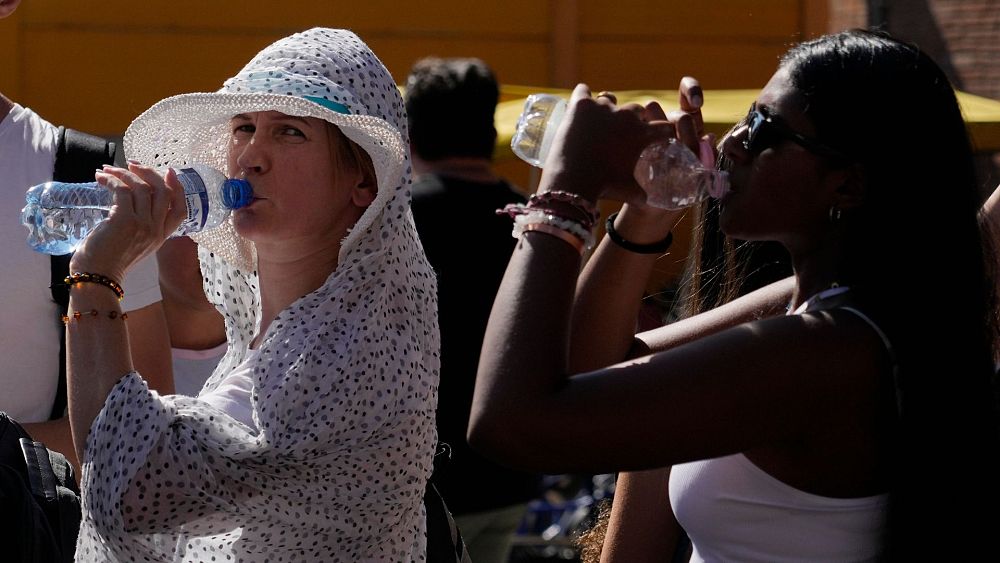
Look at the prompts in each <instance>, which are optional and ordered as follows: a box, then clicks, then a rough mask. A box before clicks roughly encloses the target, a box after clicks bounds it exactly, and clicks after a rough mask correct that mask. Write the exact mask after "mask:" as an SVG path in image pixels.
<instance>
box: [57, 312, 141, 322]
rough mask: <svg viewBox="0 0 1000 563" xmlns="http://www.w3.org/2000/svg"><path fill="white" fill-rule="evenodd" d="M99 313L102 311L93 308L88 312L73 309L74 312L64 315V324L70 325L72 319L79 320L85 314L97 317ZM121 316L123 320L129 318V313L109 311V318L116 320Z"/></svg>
mask: <svg viewBox="0 0 1000 563" xmlns="http://www.w3.org/2000/svg"><path fill="white" fill-rule="evenodd" d="M99 314H100V313H99V312H98V311H97V309H91V310H89V311H87V312H86V313H82V312H80V311H72V312H70V311H67V312H66V314H65V315H63V316H62V322H63V324H64V325H68V324H69V321H70V319H74V320H77V321H79V320H80V318H81V317H84V316H91V317H96V316H97V315H99ZM119 317H120V318H121V320H123V321H124V320H126V319H128V313H124V312H123V313H119V312H118V311H108V318H109V319H112V320H114V319H117V318H119Z"/></svg>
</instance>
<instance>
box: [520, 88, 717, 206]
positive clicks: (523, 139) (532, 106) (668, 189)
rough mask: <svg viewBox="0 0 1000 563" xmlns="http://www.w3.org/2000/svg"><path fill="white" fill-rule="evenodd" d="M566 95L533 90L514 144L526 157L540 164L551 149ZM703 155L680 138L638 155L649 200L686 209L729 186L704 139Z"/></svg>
mask: <svg viewBox="0 0 1000 563" xmlns="http://www.w3.org/2000/svg"><path fill="white" fill-rule="evenodd" d="M565 113H566V100H565V99H563V98H561V97H559V96H554V95H552V94H532V95H530V96H528V99H527V100H526V101H525V103H524V111H522V112H521V117H520V118H519V119H518V120H517V126H516V127H515V130H514V137H513V138H512V139H511V142H510V146H511V149H512V150H513V151H514V154H516V155H517V156H518V157H519V158H521V160H524V161H525V162H527V163H528V164H531V165H532V166H537V167H539V168H541V166H542V164H544V163H545V158H546V156H548V153H549V149H551V148H552V141H553V139H554V138H555V135H556V131H557V130H558V129H559V124H560V123H561V122H562V119H563V116H564V115H565ZM699 152H700V156H699V155H696V154H695V153H694V152H692V151H691V149H689V148H688V147H687V146H685V145H684V144H683V143H680V142H678V141H677V140H676V139H670V140H668V141H665V142H659V143H653V144H652V145H650V146H648V147H646V149H645V150H643V151H642V154H640V155H639V160H638V161H637V162H636V166H635V172H634V175H635V180H636V182H638V183H639V185H640V186H641V187H642V189H643V190H644V191H645V192H646V203H647V204H649V205H652V206H654V207H659V208H661V209H682V208H684V207H687V206H689V205H693V204H695V203H697V202H699V201H702V200H703V199H705V198H707V197H715V198H720V197H722V196H723V195H724V194H725V193H726V192H727V191H728V190H729V174H728V173H727V172H725V171H723V170H716V169H715V164H714V163H713V162H712V147H711V146H710V145H709V144H708V142H707V141H704V142H702V146H701V150H700V151H699Z"/></svg>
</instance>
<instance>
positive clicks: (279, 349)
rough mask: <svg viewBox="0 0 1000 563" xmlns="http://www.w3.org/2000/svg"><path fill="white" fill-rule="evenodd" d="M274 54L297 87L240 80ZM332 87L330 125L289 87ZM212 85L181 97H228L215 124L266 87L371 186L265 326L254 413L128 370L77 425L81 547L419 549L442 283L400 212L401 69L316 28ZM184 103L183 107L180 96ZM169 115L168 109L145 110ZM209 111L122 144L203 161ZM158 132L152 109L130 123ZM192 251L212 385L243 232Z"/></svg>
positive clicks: (240, 352)
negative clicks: (210, 311) (338, 142)
mask: <svg viewBox="0 0 1000 563" xmlns="http://www.w3.org/2000/svg"><path fill="white" fill-rule="evenodd" d="M303 54H308V56H305V55H303ZM323 65H326V66H323ZM279 70H280V71H281V72H283V73H284V74H282V76H283V78H282V81H284V79H285V78H290V80H289V81H288V82H283V83H284V84H290V83H294V84H300V83H301V84H300V86H301V87H302V90H301V91H299V92H297V93H295V94H291V95H275V94H267V96H265V97H264V98H261V97H260V94H259V93H255V92H243V91H241V90H239V89H240V88H244V87H249V86H248V84H250V85H251V86H252V85H253V84H257V86H253V88H257V87H259V84H260V80H259V79H260V76H261V74H259V73H260V72H264V73H265V75H266V73H267V72H271V71H274V72H275V73H277V72H278V71H279ZM296 73H299V74H301V75H302V79H301V80H300V81H297V80H298V79H297V78H296V76H298V74H296ZM241 77H245V78H246V80H243V79H241ZM254 81H257V82H254ZM324 84H326V85H325V86H324ZM289 87H290V88H291V86H289ZM295 87H298V86H295ZM327 87H329V89H330V93H329V94H325V95H329V96H331V97H330V98H329V101H335V102H337V103H340V104H343V105H344V106H345V107H346V108H347V109H348V111H349V112H350V113H349V114H343V113H336V115H337V116H340V117H338V118H336V119H337V120H340V121H335V119H333V118H332V117H331V115H330V114H331V113H334V112H332V111H330V110H327V109H326V108H325V106H322V105H320V104H317V103H314V102H312V101H308V100H303V98H301V97H296V96H299V95H300V94H302V93H303V92H310V93H308V94H306V95H313V93H316V92H318V91H320V90H322V91H323V92H326V90H325V89H326V88H327ZM310 89H311V90H310ZM223 90H224V91H225V92H223V93H218V94H203V95H188V96H195V97H198V96H219V95H222V96H224V97H226V99H227V101H226V102H225V104H222V105H221V106H220V107H223V108H224V109H223V110H222V111H232V113H230V114H229V115H227V116H226V117H225V120H226V121H228V118H229V116H231V115H233V114H235V113H240V112H246V111H257V109H250V108H248V107H246V105H239V103H237V101H236V100H237V98H238V97H242V99H243V100H244V101H245V102H247V103H249V104H250V106H251V108H258V107H261V105H260V104H263V103H264V102H262V101H261V100H264V99H266V100H267V105H270V106H274V107H273V108H272V109H277V110H278V111H285V112H286V113H290V112H289V111H287V110H288V109H289V108H299V109H303V108H305V109H308V111H309V112H312V111H316V112H317V113H318V114H319V115H317V116H319V117H323V118H324V119H328V120H329V121H332V122H334V123H336V124H337V125H338V126H340V127H341V129H342V130H343V131H344V132H345V134H347V135H348V136H349V137H350V138H352V139H354V140H355V141H357V142H359V144H360V145H361V146H362V147H363V148H365V150H366V151H368V152H369V154H370V155H372V159H373V162H375V164H376V168H377V171H378V182H379V190H378V196H377V197H376V199H375V201H374V202H373V203H372V205H371V206H369V208H368V209H367V210H366V212H365V213H364V215H363V216H362V217H361V219H360V220H359V222H358V224H357V225H356V226H355V228H354V229H352V231H351V233H350V234H349V235H348V236H347V238H346V239H345V240H344V242H343V245H342V248H341V253H340V261H339V264H338V266H337V269H336V270H335V271H334V272H333V273H332V274H331V275H330V277H329V278H328V279H327V281H326V283H325V284H324V285H323V286H322V287H320V288H319V289H318V290H316V291H314V292H313V293H310V294H309V295H306V296H304V297H302V298H300V299H299V300H298V301H296V302H295V303H293V304H292V305H291V306H290V307H288V308H287V309H285V310H284V311H282V312H281V313H280V314H279V315H278V317H277V318H276V319H275V320H274V321H273V322H272V323H271V325H270V327H269V328H268V331H267V333H266V334H265V336H264V339H263V342H262V344H261V346H260V352H259V354H258V358H257V363H256V366H255V367H254V369H253V376H252V378H253V391H252V393H251V406H252V409H253V420H254V423H255V425H256V428H248V427H247V426H245V425H243V424H241V423H239V422H237V421H236V420H234V419H233V418H231V417H230V416H229V415H227V414H225V413H223V412H221V411H219V410H217V409H215V408H214V407H211V406H209V405H208V404H207V403H204V402H202V401H200V400H198V399H196V398H190V397H183V396H179V395H178V396H174V395H170V396H159V395H157V394H156V393H155V392H153V391H151V390H149V389H148V388H147V386H146V384H145V382H144V381H143V380H142V378H141V377H139V375H137V374H134V373H133V374H128V375H127V376H125V377H124V378H123V379H122V380H121V381H120V382H119V383H118V384H117V385H116V386H115V388H114V389H113V391H112V392H111V395H110V396H109V397H108V400H107V403H106V404H105V406H104V409H103V410H102V411H101V413H100V415H99V416H98V418H97V419H96V420H95V422H94V425H93V427H92V429H91V434H90V436H89V438H88V444H87V454H86V461H85V465H84V474H83V508H84V521H83V524H82V526H81V533H80V540H79V543H78V546H77V559H78V560H80V561H102V562H103V561H262V562H263V561H268V562H284V561H322V562H338V561H344V562H346V561H351V562H354V561H424V560H425V549H426V547H425V521H424V520H425V515H424V511H423V504H422V497H423V492H424V488H425V485H426V481H427V479H428V477H429V476H430V472H431V463H432V456H433V451H434V444H435V442H436V434H435V429H434V409H435V406H436V397H437V380H438V367H439V360H438V349H439V341H438V334H437V313H436V310H437V308H436V297H435V296H436V288H435V281H434V276H433V272H432V270H431V268H430V266H429V265H428V263H427V261H426V259H425V257H424V254H423V250H422V248H421V246H420V244H419V242H418V240H417V236H416V230H415V228H414V226H413V220H412V216H411V214H410V209H409V187H410V179H409V156H408V153H407V151H406V149H405V147H406V143H405V139H406V136H407V135H406V116H405V114H404V112H403V104H402V100H401V99H400V96H399V92H398V90H397V88H396V86H395V82H394V81H393V80H392V78H391V77H390V76H389V73H388V72H387V71H386V70H385V68H384V66H383V65H382V64H381V62H379V61H378V59H376V58H375V56H374V54H372V53H371V51H370V50H368V48H367V47H366V46H365V45H364V43H362V42H361V40H360V39H358V38H357V37H356V36H355V35H354V34H352V33H350V32H345V31H339V30H327V29H313V30H309V31H306V32H303V33H301V34H296V35H294V36H291V37H289V38H286V39H284V40H281V41H279V42H277V43H275V44H274V45H272V46H270V47H268V48H267V49H265V50H264V51H262V52H261V53H260V54H259V55H258V56H257V57H256V58H255V59H254V60H253V61H251V63H250V64H248V65H247V67H246V68H245V69H244V70H243V71H241V73H240V74H239V75H237V77H236V78H234V79H232V80H230V81H227V83H226V87H225V88H224V89H223ZM234 92H235V93H234ZM276 97H285V98H288V100H286V101H284V102H282V101H281V100H275V99H274V98H276ZM334 97H335V99H334ZM195 99H196V98H191V97H189V98H186V99H185V100H183V101H182V102H183V103H181V105H180V106H177V107H190V108H194V105H195V104H194V103H193V100H195ZM325 99H326V98H325ZM161 103H162V102H161ZM227 104H228V105H227ZM254 104H257V105H254ZM300 104H308V105H300ZM310 106H315V107H316V108H320V109H319V110H314V109H313V108H312V107H310ZM332 107H335V108H337V106H336V105H334V106H332ZM215 109H217V108H215ZM338 109H340V108H338ZM150 111H152V108H151V110H150ZM213 111H214V109H213ZM303 111H304V109H303ZM325 112H329V113H325ZM167 114H169V115H174V116H176V115H180V114H179V113H175V112H173V111H171V112H166V113H157V114H153V115H154V116H155V115H160V116H162V115H167ZM305 114H307V115H312V114H311V113H305ZM143 115H144V116H147V118H149V117H148V116H149V115H150V112H146V113H145V114H143ZM296 115H302V114H296ZM172 119H173V118H172ZM343 120H353V121H350V123H355V124H358V125H357V126H356V127H354V126H352V125H345V124H344V123H346V122H345V121H343ZM136 121H137V122H139V120H138V119H137V120H136ZM196 121H197V120H196ZM211 122H212V120H210V119H207V118H204V119H201V121H200V123H202V125H201V126H200V127H195V126H190V127H189V129H188V130H186V132H182V133H180V134H175V135H173V136H172V138H174V139H175V141H174V142H173V143H168V144H172V145H173V146H174V148H172V149H171V150H172V151H173V152H172V153H170V154H169V155H168V154H167V152H165V149H164V148H163V147H162V146H147V145H137V144H132V145H129V147H130V148H127V149H126V150H127V151H129V150H131V151H133V152H132V154H131V155H130V157H133V158H134V157H135V155H136V154H137V153H144V152H148V151H150V150H151V151H154V152H156V151H160V152H156V154H161V155H167V156H161V159H162V160H161V164H166V165H177V164H182V163H184V162H186V161H188V160H191V159H194V160H198V161H201V162H204V160H202V159H203V158H204V156H205V155H208V154H210V151H208V149H207V148H204V147H202V145H204V146H205V147H207V145H208V144H211V143H210V141H209V140H208V139H210V138H212V136H213V135H215V133H212V132H210V131H211V130H212V129H213V127H216V125H214V124H212V123H211ZM136 125H137V124H136V123H133V126H136ZM166 129H167V126H166V125H164V124H163V123H159V122H157V121H156V120H155V119H153V120H152V121H146V122H145V123H139V124H138V128H137V129H135V130H134V131H132V132H133V135H132V137H131V139H132V142H133V143H135V142H136V139H144V138H150V136H149V135H148V134H147V133H148V132H149V131H165V130H166ZM130 130H132V128H130ZM195 137H197V138H198V139H202V140H201V141H197V142H194V141H192V139H193V138H195ZM219 138H221V139H223V140H222V141H221V142H222V143H224V142H225V140H224V139H225V137H216V139H219ZM359 139H360V140H359ZM215 142H220V141H218V140H216V141H215ZM177 146H186V147H188V148H189V149H191V150H198V151H202V152H200V153H198V154H197V155H194V154H193V153H192V152H190V150H180V149H177V148H176V147H177ZM198 147H202V148H198ZM216 150H218V149H216ZM223 156H224V155H223ZM145 161H146V162H149V160H145ZM214 164H215V165H217V166H218V165H219V162H214ZM199 255H200V258H201V261H202V272H203V273H204V276H205V284H204V287H205V292H206V295H207V296H208V297H209V299H210V300H211V301H212V302H213V303H214V304H215V305H216V307H217V308H218V309H219V310H220V311H222V313H223V315H224V316H225V318H226V331H227V335H228V338H229V343H230V345H229V350H228V352H227V354H226V356H225V357H224V358H223V360H222V361H221V362H220V364H219V366H218V367H217V368H216V371H215V373H214V374H213V376H212V377H211V378H210V379H209V381H208V382H207V383H206V385H205V389H206V390H210V389H214V388H215V387H216V386H217V385H218V384H219V382H220V381H221V379H222V378H223V377H224V376H225V375H227V374H228V373H230V371H232V369H233V368H234V367H235V366H237V365H238V364H240V363H241V362H242V361H243V359H244V358H245V357H246V352H247V348H248V345H249V342H250V340H251V339H252V338H253V336H254V335H255V334H256V332H257V330H258V328H259V327H260V320H261V319H260V316H261V311H260V300H259V289H258V287H259V286H258V280H257V276H256V272H255V271H254V269H253V258H254V254H253V248H252V244H250V243H249V242H248V241H245V240H242V239H240V238H239V236H238V235H237V234H236V233H235V231H234V230H232V229H230V230H228V231H224V232H222V233H216V236H215V237H214V238H212V239H210V240H208V241H207V243H206V241H200V244H199Z"/></svg>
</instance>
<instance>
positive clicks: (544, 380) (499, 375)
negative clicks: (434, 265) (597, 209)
mask: <svg viewBox="0 0 1000 563" xmlns="http://www.w3.org/2000/svg"><path fill="white" fill-rule="evenodd" d="M579 268H580V255H579V253H578V252H577V251H576V250H575V249H574V248H573V247H572V246H570V245H568V244H567V243H566V242H564V241H562V240H559V239H558V238H555V237H553V236H550V235H547V234H544V233H534V232H531V233H526V234H525V235H523V236H522V237H521V239H520V240H519V241H518V244H517V247H516V248H515V250H514V253H513V255H512V256H511V259H510V263H509V264H508V266H507V271H506V273H505V274H504V278H503V281H502V283H501V285H500V289H499V291H498V292H497V298H496V303H499V304H503V305H502V306H495V307H494V308H493V311H492V313H491V314H490V319H489V323H488V325H487V328H486V333H485V336H484V340H483V349H482V354H481V355H480V362H479V370H478V375H477V377H476V391H475V396H474V399H473V404H472V409H471V416H470V423H469V424H470V425H469V437H470V441H472V442H478V443H479V444H481V445H482V446H484V447H486V448H488V449H491V450H494V451H496V450H497V449H506V448H505V447H503V446H505V445H509V444H508V442H509V441H510V439H511V436H513V435H514V434H515V433H508V432H506V431H505V430H504V428H505V427H507V428H509V425H508V424H509V420H510V419H511V418H513V419H515V420H516V421H517V422H518V423H519V424H520V423H521V422H524V418H522V417H520V416H519V415H515V413H513V412H512V411H511V410H510V409H511V408H516V410H517V413H524V414H525V418H527V417H530V415H531V414H535V415H541V414H543V413H539V412H537V411H536V409H533V408H532V406H531V404H530V403H531V400H532V399H544V398H546V397H548V396H549V395H550V394H551V393H552V392H553V390H555V389H557V388H559V386H560V385H561V384H562V383H564V381H565V378H566V377H567V356H568V352H567V345H568V337H569V313H570V308H571V306H572V300H573V291H574V285H575V283H576V277H577V274H578V272H579ZM505 421H506V422H505ZM525 424H526V425H531V424H532V423H531V422H530V421H528V422H525ZM474 447H475V444H474Z"/></svg>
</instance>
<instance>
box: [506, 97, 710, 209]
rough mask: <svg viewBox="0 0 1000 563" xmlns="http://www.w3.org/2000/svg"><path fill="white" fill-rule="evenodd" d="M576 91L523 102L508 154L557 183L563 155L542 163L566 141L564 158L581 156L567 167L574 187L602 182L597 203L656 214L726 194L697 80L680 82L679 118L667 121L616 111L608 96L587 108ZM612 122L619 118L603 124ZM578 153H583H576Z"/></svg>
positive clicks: (656, 114) (642, 111)
mask: <svg viewBox="0 0 1000 563" xmlns="http://www.w3.org/2000/svg"><path fill="white" fill-rule="evenodd" d="M581 86H582V87H583V91H581V90H580V88H581ZM581 86H578V87H577V90H575V91H574V93H573V97H572V98H571V100H570V102H569V104H566V103H565V102H564V101H562V100H561V99H559V98H556V97H553V96H550V95H545V94H538V95H534V96H531V97H529V99H528V103H527V104H526V107H525V111H524V113H523V114H522V118H521V120H520V121H519V123H518V127H517V131H516V133H515V136H514V138H513V140H512V143H511V145H512V148H513V150H514V152H515V154H517V155H518V156H520V157H521V158H522V159H524V160H526V161H528V162H529V163H531V164H534V165H535V166H539V165H541V164H542V163H543V161H544V165H545V166H544V167H545V168H546V170H547V172H548V173H549V176H550V178H551V177H552V176H553V174H556V175H561V174H563V170H564V168H565V166H564V164H563V162H562V158H563V156H565V155H560V156H558V157H557V159H556V160H554V161H553V160H551V159H550V160H548V161H545V159H546V157H547V155H552V154H553V153H556V152H558V151H560V150H562V147H563V144H565V143H567V141H566V138H567V136H569V137H570V140H569V141H568V143H569V146H570V147H571V152H573V153H579V154H580V155H581V156H582V158H580V159H578V160H577V161H576V162H575V164H574V165H573V166H574V167H575V168H576V169H578V170H580V171H581V178H580V179H582V180H583V181H584V182H586V181H595V182H605V186H604V188H605V190H607V191H606V193H602V194H601V196H600V197H605V198H610V199H618V200H621V201H627V202H632V203H637V204H639V203H649V204H650V205H653V206H655V207H659V208H661V209H680V208H683V207H687V206H689V205H691V204H693V203H695V202H697V201H700V200H701V199H704V198H705V197H708V196H709V195H711V196H715V197H719V196H721V194H722V193H723V192H724V191H725V190H726V188H727V180H728V178H727V176H726V173H725V172H720V171H717V170H715V166H714V156H715V155H714V150H713V148H712V146H711V143H710V142H709V140H708V139H707V138H706V137H705V136H704V134H703V132H704V122H703V120H702V117H701V110H700V108H701V104H702V100H703V97H702V92H701V87H700V85H699V84H698V82H697V80H695V79H693V78H690V77H685V78H684V79H683V80H682V81H681V86H680V90H679V93H680V99H681V107H680V110H678V111H674V112H671V114H670V115H669V116H667V115H665V114H664V113H663V110H662V109H661V108H660V106H659V104H657V103H655V102H652V103H649V104H647V105H646V106H640V105H638V104H627V105H625V106H622V107H620V108H618V107H615V103H616V101H617V100H615V99H614V96H613V95H612V94H608V93H601V94H598V96H597V98H596V99H593V100H591V98H590V94H589V90H587V89H586V87H585V86H583V85H581ZM581 104H582V106H583V107H582V109H581ZM601 106H603V107H604V108H605V109H606V110H607V111H605V112H604V113H605V114H607V115H605V116H604V118H603V119H602V118H600V117H599V116H600V112H594V111H591V109H592V107H593V108H597V107H601ZM616 114H618V115H620V116H621V117H617V118H615V117H611V116H612V115H616ZM574 121H577V122H578V123H577V125H576V126H574V125H573V122H574ZM581 123H582V124H581ZM588 145H589V147H588ZM582 148H589V150H590V153H589V154H584V153H585V152H586V151H581V150H578V149H582ZM629 165H630V166H631V168H630V167H629ZM626 172H628V175H626V174H625V173H626ZM577 180H579V179H574V181H577ZM567 183H568V182H567ZM636 185H638V186H639V187H641V190H636Z"/></svg>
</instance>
